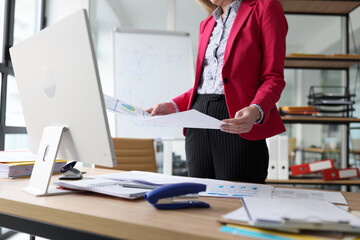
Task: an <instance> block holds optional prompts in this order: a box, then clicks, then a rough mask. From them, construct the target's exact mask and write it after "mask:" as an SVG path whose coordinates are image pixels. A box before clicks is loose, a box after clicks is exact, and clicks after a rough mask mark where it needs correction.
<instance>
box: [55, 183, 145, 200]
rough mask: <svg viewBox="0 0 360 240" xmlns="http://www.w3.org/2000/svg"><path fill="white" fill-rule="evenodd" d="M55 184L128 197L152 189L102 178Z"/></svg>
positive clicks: (137, 196) (142, 193) (130, 197)
mask: <svg viewBox="0 0 360 240" xmlns="http://www.w3.org/2000/svg"><path fill="white" fill-rule="evenodd" d="M54 184H55V185H57V186H61V187H64V188H68V189H73V190H81V191H91V192H97V193H102V194H106V195H111V196H115V197H121V198H128V199H135V198H140V197H143V196H144V194H145V193H146V192H149V191H150V190H149V189H142V188H131V187H123V186H122V182H119V181H114V180H108V179H101V178H96V179H83V180H79V181H60V182H55V183H54Z"/></svg>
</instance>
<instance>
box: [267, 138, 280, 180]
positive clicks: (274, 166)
mask: <svg viewBox="0 0 360 240" xmlns="http://www.w3.org/2000/svg"><path fill="white" fill-rule="evenodd" d="M266 144H267V146H268V150H269V167H268V175H267V179H278V158H279V154H278V152H279V147H278V145H279V144H278V136H273V137H270V138H267V139H266Z"/></svg>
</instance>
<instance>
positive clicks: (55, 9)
mask: <svg viewBox="0 0 360 240" xmlns="http://www.w3.org/2000/svg"><path fill="white" fill-rule="evenodd" d="M79 9H86V10H88V9H89V0H71V1H68V0H47V1H46V18H47V23H46V24H47V26H49V25H51V24H53V23H55V22H57V21H59V20H61V19H63V18H65V17H66V16H68V15H70V14H71V13H73V12H75V11H77V10H79Z"/></svg>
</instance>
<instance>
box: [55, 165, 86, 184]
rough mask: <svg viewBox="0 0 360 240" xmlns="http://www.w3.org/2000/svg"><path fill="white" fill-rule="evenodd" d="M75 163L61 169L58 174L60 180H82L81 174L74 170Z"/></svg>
mask: <svg viewBox="0 0 360 240" xmlns="http://www.w3.org/2000/svg"><path fill="white" fill-rule="evenodd" d="M75 164H76V161H73V162H71V163H68V164H66V165H65V166H64V167H62V168H61V170H60V172H61V173H62V175H61V177H60V178H59V179H60V180H79V179H82V173H81V172H80V171H79V170H78V169H76V168H74V166H75Z"/></svg>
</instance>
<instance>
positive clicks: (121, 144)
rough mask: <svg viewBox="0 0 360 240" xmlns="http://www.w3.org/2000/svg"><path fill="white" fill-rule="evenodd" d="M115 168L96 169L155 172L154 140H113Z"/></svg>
mask: <svg viewBox="0 0 360 240" xmlns="http://www.w3.org/2000/svg"><path fill="white" fill-rule="evenodd" d="M113 143H114V151H115V156H116V162H117V166H115V167H113V168H108V167H102V166H97V165H96V167H97V168H106V169H117V170H126V171H130V170H139V171H147V172H157V166H156V159H155V149H154V139H140V138H113Z"/></svg>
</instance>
